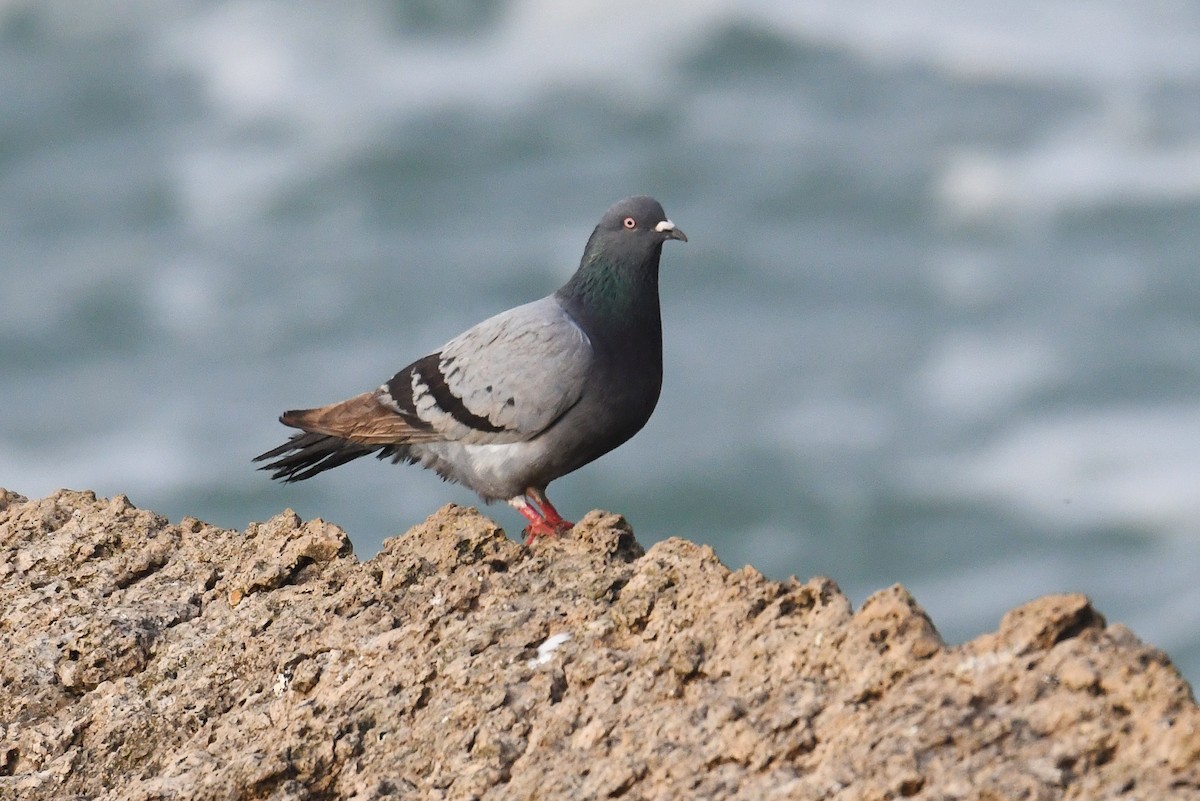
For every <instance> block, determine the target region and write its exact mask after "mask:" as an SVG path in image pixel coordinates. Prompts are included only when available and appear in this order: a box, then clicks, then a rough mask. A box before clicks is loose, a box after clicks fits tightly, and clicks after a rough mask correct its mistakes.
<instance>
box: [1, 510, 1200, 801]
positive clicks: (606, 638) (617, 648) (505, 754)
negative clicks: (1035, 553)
mask: <svg viewBox="0 0 1200 801" xmlns="http://www.w3.org/2000/svg"><path fill="white" fill-rule="evenodd" d="M0 609H2V610H3V620H2V622H0V643H2V644H3V648H4V656H3V659H2V660H0V797H2V798H5V799H82V798H88V799H93V798H103V799H184V798H197V799H200V798H203V799H342V798H355V799H367V798H391V797H395V798H406V799H407V798H422V799H423V798H446V799H468V798H489V799H498V798H505V799H507V798H514V799H525V798H529V799H532V798H541V799H558V798H581V799H583V798H618V797H625V798H630V799H634V798H636V799H710V798H744V799H808V798H811V799H855V800H856V801H858V800H860V799H887V798H902V797H911V798H917V799H959V798H962V799H967V798H969V799H1058V798H1070V799H1100V798H1117V797H1119V798H1123V799H1146V801H1150V799H1154V800H1155V801H1161V799H1192V800H1193V801H1194V799H1197V798H1200V711H1198V710H1197V707H1196V703H1195V700H1194V698H1193V696H1192V692H1191V690H1190V688H1189V687H1188V685H1187V683H1186V682H1184V681H1183V679H1182V678H1181V677H1180V676H1179V674H1178V673H1177V672H1176V670H1175V669H1174V667H1173V666H1172V665H1171V663H1170V662H1169V660H1168V659H1167V658H1166V657H1165V656H1164V655H1163V654H1162V653H1161V652H1159V651H1158V650H1156V649H1154V648H1152V647H1149V646H1147V645H1144V644H1143V643H1141V642H1139V641H1138V639H1137V638H1136V637H1135V636H1134V635H1133V634H1132V633H1131V632H1130V631H1129V630H1128V629H1126V628H1125V627H1123V626H1121V625H1106V624H1105V621H1104V618H1103V617H1102V616H1101V615H1100V614H1099V613H1098V612H1097V611H1096V610H1095V609H1093V608H1092V606H1091V605H1090V604H1089V602H1088V600H1087V599H1086V598H1084V597H1082V596H1079V595H1059V596H1050V597H1046V598H1042V599H1039V600H1037V601H1034V602H1032V603H1030V604H1027V605H1025V606H1022V607H1020V608H1018V609H1014V610H1013V611H1011V612H1010V613H1008V614H1007V615H1006V616H1005V617H1004V619H1003V620H1002V621H1001V623H1000V627H999V630H998V631H997V632H995V633H992V634H986V635H983V636H981V637H979V638H978V639H976V640H973V641H971V642H969V643H966V644H964V645H958V646H948V645H946V644H945V643H944V642H943V641H942V640H941V638H940V637H939V636H938V633H937V630H936V629H935V628H934V626H933V624H932V623H931V622H930V620H929V618H928V617H927V616H926V615H925V613H924V612H923V611H922V609H921V608H920V606H918V605H917V603H916V602H915V601H914V600H913V598H912V597H911V596H910V595H909V593H908V592H907V591H905V590H904V588H902V587H900V586H895V587H891V588H889V589H886V590H883V591H881V592H878V593H876V594H875V595H873V596H872V597H871V598H869V599H867V601H866V602H865V603H864V604H863V605H862V608H860V609H858V610H857V611H855V610H854V609H852V608H851V605H850V603H849V602H848V601H847V599H846V597H845V596H844V595H843V594H842V593H841V592H840V591H839V589H838V587H837V585H836V584H834V583H833V582H832V581H830V580H828V579H823V578H816V579H811V580H809V581H807V582H799V581H796V580H794V579H793V580H789V581H784V582H776V581H770V580H768V579H766V578H764V577H763V576H762V575H761V574H759V573H758V572H756V571H755V570H753V569H752V568H748V567H747V568H742V569H741V570H733V571H731V570H729V569H728V568H726V567H724V566H723V565H722V564H721V563H720V562H719V561H717V559H716V557H715V556H714V554H713V552H712V550H711V549H709V548H707V547H705V546H701V545H695V544H693V543H691V542H687V541H685V540H681V539H669V540H666V541H664V542H660V543H658V544H657V545H655V546H654V547H652V548H650V549H649V550H646V551H644V550H643V549H642V547H641V546H639V545H638V543H637V541H636V540H635V539H634V536H633V533H632V531H631V530H630V528H629V526H628V525H627V524H626V523H625V521H624V520H622V519H621V518H620V517H618V516H616V515H612V514H606V513H602V512H592V513H591V514H589V515H588V516H587V517H586V518H585V519H584V520H583V521H582V522H581V523H580V524H579V525H578V526H577V527H576V528H575V530H574V531H573V532H572V533H571V534H569V535H568V536H565V537H563V538H560V539H558V540H554V541H546V542H538V543H537V544H536V545H535V546H534V547H531V548H527V547H525V546H523V545H520V544H517V543H516V542H513V541H511V540H510V539H508V538H507V537H506V536H505V535H504V533H503V531H501V530H500V529H499V528H497V527H496V524H495V523H493V522H492V521H490V520H488V519H487V518H485V517H483V516H481V515H480V514H479V513H478V512H476V511H475V510H472V509H463V508H458V507H455V506H447V507H445V508H444V509H442V510H440V511H439V512H437V513H436V514H435V515H433V516H432V517H430V518H429V519H428V520H427V521H426V522H425V523H423V524H422V525H420V526H418V527H416V528H415V529H413V530H412V531H410V532H408V533H407V534H405V535H404V536H401V537H397V538H395V539H391V540H388V541H387V542H386V543H385V545H384V548H383V551H382V552H381V553H380V554H379V555H378V556H376V557H375V558H373V559H370V560H369V561H366V562H360V561H358V560H357V559H356V558H355V557H354V555H353V552H352V549H351V545H350V541H349V540H348V539H347V537H346V535H345V533H344V532H343V531H342V530H341V529H339V528H338V527H337V526H334V525H332V524H329V523H325V522H323V521H321V520H311V521H308V522H304V521H302V520H300V519H299V518H298V517H297V516H296V515H295V514H293V513H292V512H284V513H283V514H280V515H278V516H276V517H274V518H272V519H271V520H269V521H267V522H265V523H258V524H252V525H251V526H250V527H249V528H248V529H247V530H246V531H244V532H238V531H229V530H224V529H219V528H215V527H213V526H209V525H207V524H205V523H202V522H200V521H199V520H194V519H191V518H187V519H184V520H183V521H182V522H180V523H178V524H172V523H170V522H169V521H168V520H166V519H164V518H163V517H161V516H159V515H156V514H154V513H152V512H148V511H143V510H139V509H137V508H135V507H134V506H133V505H132V504H130V502H129V501H128V500H127V499H126V498H124V497H120V496H118V497H116V498H113V499H111V500H106V499H99V498H97V497H96V496H95V495H94V494H92V493H89V492H67V491H63V492H59V493H57V494H55V495H52V496H50V497H48V498H44V499H42V500H38V501H27V500H26V499H25V498H22V497H20V496H17V495H15V494H13V493H9V492H6V491H4V490H0Z"/></svg>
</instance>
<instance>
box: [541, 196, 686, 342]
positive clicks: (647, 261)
mask: <svg viewBox="0 0 1200 801" xmlns="http://www.w3.org/2000/svg"><path fill="white" fill-rule="evenodd" d="M668 239H678V240H680V241H681V242H686V241H687V236H685V235H684V233H683V231H681V230H679V229H678V228H676V227H675V223H673V222H671V221H670V220H669V219H667V214H666V212H664V211H663V207H662V206H661V205H659V202H658V201H657V200H655V199H654V198H652V197H645V196H644V195H635V196H634V197H627V198H625V199H624V200H620V201H617V202H616V203H615V204H613V206H612V208H610V209H609V210H608V211H606V212H604V216H603V217H601V218H600V222H599V223H598V224H597V225H596V230H594V231H592V236H591V238H590V239H588V243H587V247H585V248H584V249H583V258H582V259H581V260H580V262H579V269H578V270H577V271H576V272H575V275H573V276H572V277H571V280H570V281H568V282H567V283H566V285H565V286H563V288H562V289H560V290H559V291H558V296H559V298H560V299H561V300H563V301H565V302H567V303H568V305H569V306H570V307H572V308H573V309H574V310H576V311H577V312H579V313H581V314H582V315H583V316H585V317H589V316H591V315H592V313H596V314H598V315H600V316H605V317H610V318H611V317H627V316H629V315H632V316H635V317H645V318H647V319H648V320H649V319H651V318H652V319H653V320H657V319H658V261H659V258H660V257H661V256H662V246H663V243H664V242H666V241H667V240H668Z"/></svg>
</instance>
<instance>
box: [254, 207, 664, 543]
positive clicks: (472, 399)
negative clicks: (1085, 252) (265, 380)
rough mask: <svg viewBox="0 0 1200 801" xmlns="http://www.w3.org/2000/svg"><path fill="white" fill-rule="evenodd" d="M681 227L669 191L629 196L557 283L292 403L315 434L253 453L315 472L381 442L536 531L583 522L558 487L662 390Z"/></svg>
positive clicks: (283, 469)
mask: <svg viewBox="0 0 1200 801" xmlns="http://www.w3.org/2000/svg"><path fill="white" fill-rule="evenodd" d="M668 239H678V240H681V241H684V242H686V241H687V237H686V236H685V235H684V233H683V231H681V230H679V229H678V228H676V227H675V223H673V222H671V221H670V220H669V219H667V215H666V214H665V213H664V212H663V208H662V206H661V205H659V203H658V201H656V200H654V199H653V198H649V197H644V196H637V197H629V198H625V199H624V200H621V201H619V202H618V203H616V204H615V205H614V206H613V207H612V208H610V209H609V210H608V211H606V212H605V213H604V216H603V217H601V218H600V223H599V224H598V225H597V226H596V228H595V230H594V231H593V232H592V235H591V238H589V239H588V242H587V246H586V247H585V248H584V250H583V258H582V260H581V261H580V263H579V269H578V270H577V271H576V272H575V274H574V275H573V276H571V279H570V280H569V281H567V283H566V284H564V285H563V286H562V288H560V289H559V290H558V291H557V292H555V293H554V294H552V295H549V296H547V297H544V298H542V299H541V300H536V301H533V302H532V303H527V304H525V305H523V306H517V307H516V308H514V309H509V310H508V311H506V312H502V313H501V314H498V315H496V316H495V317H491V318H489V319H487V320H484V321H483V322H481V323H479V324H478V325H476V326H474V327H473V328H470V329H468V330H467V331H465V332H463V333H462V334H459V335H458V336H457V337H455V338H454V339H452V340H450V341H449V342H447V343H446V344H445V345H443V346H442V348H441V349H440V350H438V351H436V352H435V353H431V354H429V355H428V356H424V357H422V358H420V359H418V360H416V361H415V362H413V363H412V364H410V365H408V366H407V367H405V368H404V369H403V370H401V371H400V372H398V373H396V375H394V376H393V377H392V378H391V379H389V380H388V381H387V382H386V383H385V384H383V385H382V386H380V387H379V388H378V389H376V390H374V391H371V392H365V393H363V394H361V395H357V396H355V397H353V398H350V399H349V400H345V401H342V402H340V403H334V404H331V405H329V406H322V407H320V408H318V409H300V410H294V411H289V412H284V413H283V415H282V416H281V417H280V418H279V420H280V422H282V423H283V424H284V425H288V426H292V427H293V428H299V429H301V431H302V433H299V434H295V435H293V436H292V438H291V439H289V440H288V441H287V442H285V443H284V444H283V445H280V446H279V447H278V448H274V449H272V450H269V451H267V452H266V453H263V454H260V455H259V456H257V457H255V459H254V461H256V462H259V461H268V460H270V461H268V463H267V464H266V465H265V466H264V467H262V468H260V469H262V470H273V471H274V473H273V474H272V476H271V477H272V478H277V479H283V480H284V481H302V480H304V479H306V478H311V477H313V476H315V475H316V474H317V473H320V472H322V471H324V470H328V469H329V468H331V467H337V466H338V465H341V464H345V463H346V462H349V461H351V460H352V459H357V458H359V457H360V456H366V455H367V454H371V453H374V454H375V455H376V457H377V458H380V459H391V460H392V461H393V462H400V461H405V462H409V463H419V464H421V465H422V466H424V467H427V468H430V469H432V470H434V471H435V472H437V473H438V474H439V475H440V476H442V478H444V479H447V480H449V481H456V482H458V483H460V484H464V485H466V486H467V487H470V488H471V489H472V490H474V491H475V492H476V493H478V494H479V496H480V497H482V498H483V500H484V501H485V502H491V501H494V500H506V501H508V503H509V504H511V505H512V506H513V507H515V508H516V509H517V511H519V512H520V513H521V514H522V515H523V516H524V517H525V519H526V520H528V521H529V525H528V527H527V528H526V529H525V533H526V535H527V537H528V539H527V542H532V541H533V539H534V538H535V537H539V536H551V535H555V534H559V533H562V532H564V531H566V530H568V529H570V528H571V527H572V526H573V525H574V524H573V523H570V522H568V521H566V520H564V519H563V517H562V516H561V515H560V514H559V513H558V511H557V510H556V509H555V508H554V506H553V505H552V504H551V503H550V500H549V499H548V498H547V497H546V486H547V485H548V484H549V483H550V482H551V481H553V480H554V479H556V478H558V477H559V476H563V475H566V474H567V473H570V472H571V471H573V470H576V469H578V468H580V467H582V466H583V465H585V464H587V463H588V462H591V461H592V460H594V459H596V458H598V457H600V456H603V455H604V454H606V453H608V452H609V451H611V450H612V449H613V448H615V447H617V446H618V445H620V444H621V443H623V442H625V441H626V440H628V439H629V438H630V437H632V436H633V435H634V434H636V433H637V432H638V431H639V430H640V429H641V428H642V426H644V425H645V424H646V421H647V420H648V419H650V414H651V412H653V411H654V407H655V405H656V404H657V403H658V394H659V390H660V389H661V387H662V317H661V314H660V311H659V305H658V262H659V257H660V256H661V255H662V246H663V243H664V242H666V241H667V240H668Z"/></svg>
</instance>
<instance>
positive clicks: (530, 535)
mask: <svg viewBox="0 0 1200 801" xmlns="http://www.w3.org/2000/svg"><path fill="white" fill-rule="evenodd" d="M570 530H571V524H570V523H567V521H565V520H564V521H562V523H560V524H559V525H557V526H556V525H552V524H550V523H547V522H546V521H545V520H539V521H537V522H536V523H530V524H529V525H528V526H526V527H525V531H524V532H523V533H524V534H525V544H526V545H533V543H534V541H535V540H536V539H537V538H538V537H557V536H558V535H559V534H564V533H566V532H568V531H570Z"/></svg>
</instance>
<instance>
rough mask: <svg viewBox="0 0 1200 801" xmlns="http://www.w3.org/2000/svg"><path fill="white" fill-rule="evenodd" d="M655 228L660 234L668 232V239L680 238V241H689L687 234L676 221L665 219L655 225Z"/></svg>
mask: <svg viewBox="0 0 1200 801" xmlns="http://www.w3.org/2000/svg"><path fill="white" fill-rule="evenodd" d="M654 230H655V231H658V232H659V233H660V234H666V235H667V237H666V238H667V239H678V240H679V241H680V242H686V241H687V234H685V233H684V232H683V231H680V230H679V229H678V228H676V227H675V223H673V222H671V221H670V220H663V221H662V222H660V223H659V224H658V225H656V226H654Z"/></svg>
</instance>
